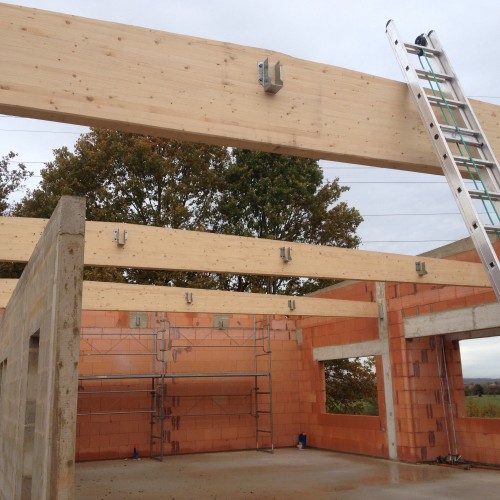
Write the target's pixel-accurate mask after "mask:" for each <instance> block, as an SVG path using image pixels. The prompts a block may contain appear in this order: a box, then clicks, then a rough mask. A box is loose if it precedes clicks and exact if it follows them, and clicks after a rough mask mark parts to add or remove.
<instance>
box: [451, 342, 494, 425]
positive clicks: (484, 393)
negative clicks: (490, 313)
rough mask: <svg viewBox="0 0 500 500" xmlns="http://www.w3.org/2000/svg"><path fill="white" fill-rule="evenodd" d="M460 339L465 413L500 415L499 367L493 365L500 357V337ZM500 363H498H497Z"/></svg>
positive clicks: (480, 415) (487, 415)
mask: <svg viewBox="0 0 500 500" xmlns="http://www.w3.org/2000/svg"><path fill="white" fill-rule="evenodd" d="M492 340H493V339H492V338H483V339H471V340H462V341H460V344H459V345H460V357H461V359H462V373H463V386H464V396H465V415H464V416H466V417H469V418H500V368H496V369H495V370H493V371H492V369H491V368H488V366H492V365H493V363H494V362H495V360H498V358H499V356H500V347H499V345H498V339H496V338H494V341H492ZM497 366H498V365H497Z"/></svg>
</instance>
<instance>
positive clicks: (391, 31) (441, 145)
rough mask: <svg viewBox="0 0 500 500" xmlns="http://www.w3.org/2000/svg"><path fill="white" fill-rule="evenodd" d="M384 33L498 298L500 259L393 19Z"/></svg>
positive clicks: (499, 291)
mask: <svg viewBox="0 0 500 500" xmlns="http://www.w3.org/2000/svg"><path fill="white" fill-rule="evenodd" d="M386 32H387V36H388V38H389V40H390V41H391V46H392V49H393V51H394V53H395V55H396V59H397V60H398V63H399V65H400V67H401V70H402V72H403V74H404V75H405V77H406V80H407V83H408V87H409V89H410V92H411V94H412V95H413V98H414V101H415V104H416V106H417V109H418V111H419V114H420V117H421V119H422V121H423V123H424V124H425V125H426V129H427V131H428V134H429V137H430V139H431V142H432V145H433V147H434V150H435V152H436V154H437V156H438V158H439V162H440V164H441V167H442V168H443V172H444V174H445V177H446V179H447V181H448V184H449V185H450V188H451V191H452V193H453V197H454V198H455V201H456V202H457V204H458V207H459V210H460V212H461V213H462V217H463V218H464V221H465V222H466V225H467V229H468V231H469V234H470V236H471V238H472V240H473V242H474V245H475V247H476V249H477V251H478V253H479V256H480V258H481V261H482V262H483V264H484V266H485V269H486V271H487V274H488V277H489V279H490V281H491V283H492V286H493V289H494V290H495V294H496V296H497V298H498V300H499V301H500V262H499V260H498V257H497V255H496V253H495V250H494V249H493V246H492V245H491V242H490V239H489V236H488V234H487V233H486V231H485V229H484V227H483V225H482V223H481V220H480V218H479V215H478V213H477V211H476V209H475V207H474V205H473V203H472V200H471V198H470V196H469V193H468V190H467V187H466V186H465V183H464V180H463V178H462V175H461V173H460V170H459V169H458V167H457V165H456V164H455V161H454V159H453V154H452V152H451V150H450V148H449V146H448V143H447V142H446V140H445V138H444V136H443V134H442V133H441V130H440V129H439V125H438V123H439V122H438V120H437V118H436V115H435V114H434V110H433V108H432V106H431V104H430V103H429V101H428V100H427V98H426V94H425V91H424V88H423V87H422V85H421V83H420V79H419V77H418V75H417V72H416V71H415V68H414V67H413V65H412V64H411V63H410V61H409V58H408V53H407V51H406V48H405V45H404V43H403V42H402V40H401V38H400V37H399V34H398V32H397V30H396V28H395V26H394V23H393V22H391V21H390V22H389V23H388V24H387V29H386Z"/></svg>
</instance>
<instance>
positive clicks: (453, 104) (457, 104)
mask: <svg viewBox="0 0 500 500" xmlns="http://www.w3.org/2000/svg"><path fill="white" fill-rule="evenodd" d="M427 100H428V101H429V102H430V103H431V104H433V105H434V106H439V105H440V104H441V105H442V106H446V104H448V106H450V108H465V107H466V104H465V102H463V101H457V100H456V99H446V101H444V100H443V98H442V97H440V96H434V95H428V96H427Z"/></svg>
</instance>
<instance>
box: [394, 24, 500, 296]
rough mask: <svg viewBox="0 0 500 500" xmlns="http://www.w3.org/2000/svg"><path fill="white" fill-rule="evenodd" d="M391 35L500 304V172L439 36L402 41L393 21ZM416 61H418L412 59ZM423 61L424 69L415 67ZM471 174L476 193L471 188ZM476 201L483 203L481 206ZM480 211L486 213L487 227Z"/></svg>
mask: <svg viewBox="0 0 500 500" xmlns="http://www.w3.org/2000/svg"><path fill="white" fill-rule="evenodd" d="M386 33H387V36H388V38H389V40H390V42H391V46H392V48H393V50H394V53H395V55H396V58H397V60H398V62H399V65H400V66H401V70H402V72H403V74H404V75H405V78H406V81H407V83H408V87H409V89H410V91H411V93H412V95H413V98H414V100H415V103H416V105H417V108H418V111H419V113H420V117H421V118H422V121H423V123H424V126H425V127H426V129H427V132H428V133H429V136H430V137H431V141H432V143H433V145H434V150H435V152H436V154H437V156H438V158H439V161H440V164H441V167H442V169H443V172H444V174H445V177H446V180H447V181H448V184H449V186H450V189H451V191H452V193H453V196H454V197H455V200H456V202H457V204H458V207H459V209H460V212H461V214H462V217H463V219H464V221H465V223H466V225H467V229H468V230H469V233H470V235H471V238H472V241H473V242H474V245H475V247H476V249H477V251H478V253H479V256H480V258H481V261H482V263H483V265H484V267H485V269H486V272H487V274H488V277H489V279H490V281H491V284H492V286H493V289H494V291H495V294H496V296H497V299H498V300H499V301H500V262H499V259H498V256H497V255H496V253H495V250H494V248H493V245H492V244H491V241H490V238H489V236H488V233H496V234H497V235H498V236H500V167H499V164H498V161H497V159H496V158H495V155H494V154H493V150H492V149H491V147H490V145H489V144H488V140H487V139H486V136H485V135H484V132H483V130H482V129H481V126H480V124H479V122H478V120H477V118H476V116H475V114H474V112H473V111H472V108H471V106H470V104H469V101H468V99H467V97H466V96H465V94H464V92H463V90H462V87H461V86H460V83H459V81H458V78H457V77H456V75H455V73H454V71H453V69H452V67H451V65H450V63H449V61H448V58H447V57H446V54H445V52H444V50H443V48H442V47H441V44H440V43H439V40H438V38H437V36H436V34H435V33H434V32H433V31H431V32H429V34H427V35H424V34H422V35H420V36H419V37H417V39H416V40H415V43H414V44H412V43H404V42H402V41H401V38H400V37H399V34H398V32H397V29H396V26H395V24H394V21H392V20H390V21H389V22H388V23H387V25H386ZM410 56H415V57H410ZM417 58H418V61H419V63H420V66H421V68H415V67H414V66H413V64H412V61H415V60H416V59H417ZM464 174H468V176H469V178H470V181H471V182H472V184H473V186H474V189H470V188H469V187H467V186H466V184H465V182H464V179H463V177H462V176H463V175H464ZM473 200H478V201H477V202H476V204H475V203H474V202H473ZM476 205H478V206H481V207H482V208H484V209H485V211H486V215H487V219H488V221H487V222H486V223H484V222H482V221H481V219H480V217H479V214H478V211H477V209H476Z"/></svg>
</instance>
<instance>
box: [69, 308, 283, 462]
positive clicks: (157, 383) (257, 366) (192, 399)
mask: <svg viewBox="0 0 500 500" xmlns="http://www.w3.org/2000/svg"><path fill="white" fill-rule="evenodd" d="M158 325H159V326H158ZM236 332H237V333H238V338H235V335H236ZM217 334H218V335H219V336H220V337H221V340H219V341H218V342H216V341H214V340H215V339H214V338H213V337H214V336H217ZM92 336H100V340H102V337H103V336H105V334H86V335H84V336H83V337H82V341H83V342H87V344H88V346H89V347H90V352H83V353H82V356H112V355H119V356H123V357H125V356H150V357H151V372H150V373H127V374H102V375H101V374H93V375H80V376H79V395H81V396H85V395H92V394H94V395H108V396H112V397H115V398H116V399H115V403H118V406H119V405H120V401H122V403H123V400H122V399H121V398H125V397H127V395H129V394H141V393H149V394H150V396H151V400H150V406H149V407H148V408H146V407H144V408H143V407H141V408H134V409H114V408H109V409H105V410H104V411H103V409H102V408H99V409H98V410H92V409H91V410H90V411H82V412H79V413H78V415H79V416H82V417H83V416H92V415H116V414H120V415H123V414H133V413H144V414H149V415H150V458H154V459H158V460H162V459H163V456H164V444H165V443H166V442H168V440H169V436H170V432H171V431H172V430H175V428H176V427H177V428H178V426H179V420H180V418H181V417H217V416H242V415H246V416H251V417H253V418H254V419H255V436H256V449H259V450H265V451H270V452H272V451H273V449H274V434H273V413H272V374H271V355H272V353H271V326H270V321H269V318H267V319H264V320H257V319H256V318H255V317H254V322H253V327H252V328H249V327H236V328H235V327H232V328H229V327H228V326H226V325H219V326H218V327H200V326H176V325H174V324H172V323H171V322H170V321H167V319H166V315H165V313H161V315H158V314H157V328H155V329H153V331H152V332H151V333H143V332H137V333H134V334H131V333H127V334H120V335H119V338H117V339H116V334H113V338H115V340H116V342H114V343H113V344H112V345H111V347H109V346H108V348H107V349H99V348H97V345H98V343H99V339H96V340H95V341H92ZM124 339H129V340H130V339H133V340H134V341H136V342H137V344H138V346H139V347H141V348H142V350H141V351H140V352H126V351H123V352H117V350H116V349H117V348H118V347H119V345H120V342H122V341H123V340H124ZM197 347H198V348H203V349H205V348H209V349H211V348H223V349H247V350H251V351H252V352H253V370H252V369H251V368H250V366H249V368H250V369H248V370H245V371H232V372H209V371H206V372H205V371H204V372H187V373H184V372H175V370H174V365H175V361H176V359H177V355H178V353H179V351H180V350H182V352H192V351H193V350H194V349H196V348H197ZM249 361H251V357H250V358H249ZM192 363H195V361H193V362H192ZM201 378H204V379H206V378H215V379H221V378H224V379H251V380H252V379H253V387H249V388H248V390H247V391H244V392H241V391H238V392H234V391H230V392H225V393H221V392H220V391H217V392H212V393H197V394H189V393H182V388H181V387H179V386H176V385H175V384H176V381H180V380H182V379H201ZM145 379H149V380H150V387H149V388H143V387H141V388H139V389H138V388H134V389H121V388H120V389H112V390H104V389H103V390H87V387H86V385H85V382H87V381H113V380H145ZM168 381H171V382H172V384H174V385H170V384H169V383H168ZM106 383H107V382H106ZM169 387H170V389H169ZM101 388H102V385H101ZM219 399H224V403H225V404H224V405H221V406H220V408H219V409H218V408H215V410H211V411H207V410H206V408H205V405H204V404H203V402H204V401H208V400H210V401H211V402H212V405H213V406H217V401H218V400H219ZM227 406H229V407H230V408H234V409H231V411H228V409H227V408H226V407H227ZM167 421H169V422H170V426H171V428H170V429H167V424H166V422H167Z"/></svg>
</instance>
